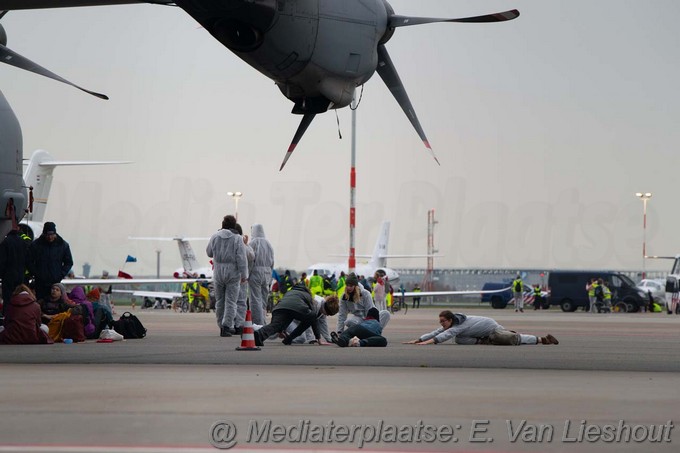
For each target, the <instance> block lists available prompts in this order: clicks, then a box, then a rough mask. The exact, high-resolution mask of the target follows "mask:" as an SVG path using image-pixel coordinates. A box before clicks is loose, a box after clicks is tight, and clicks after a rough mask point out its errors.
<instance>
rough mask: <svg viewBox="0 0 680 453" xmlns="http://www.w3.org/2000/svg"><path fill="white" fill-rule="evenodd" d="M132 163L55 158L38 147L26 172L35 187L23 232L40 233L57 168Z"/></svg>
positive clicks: (25, 179)
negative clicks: (30, 209)
mask: <svg viewBox="0 0 680 453" xmlns="http://www.w3.org/2000/svg"><path fill="white" fill-rule="evenodd" d="M130 163H132V161H129V160H125V161H123V160H119V161H112V160H109V161H104V160H100V161H86V160H54V159H53V158H52V156H51V155H50V153H48V152H47V151H45V150H42V149H38V150H35V151H33V154H32V155H31V158H30V159H29V160H28V165H27V166H26V171H25V172H24V181H25V182H26V185H27V186H28V187H32V188H33V210H32V211H30V212H28V213H27V214H26V216H25V217H24V219H23V220H22V221H21V223H20V224H19V228H20V229H21V231H22V232H24V233H26V234H28V235H29V236H30V237H31V239H33V238H35V237H36V236H37V235H40V233H41V231H42V227H43V223H44V221H45V210H46V209H47V200H48V198H49V195H50V189H51V188H52V173H53V172H54V169H55V168H57V167H64V166H73V165H117V164H130Z"/></svg>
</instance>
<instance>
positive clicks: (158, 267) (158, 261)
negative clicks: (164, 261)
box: [156, 249, 161, 278]
mask: <svg viewBox="0 0 680 453" xmlns="http://www.w3.org/2000/svg"><path fill="white" fill-rule="evenodd" d="M156 278H161V251H160V249H158V250H156Z"/></svg>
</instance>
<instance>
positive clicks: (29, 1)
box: [0, 0, 174, 11]
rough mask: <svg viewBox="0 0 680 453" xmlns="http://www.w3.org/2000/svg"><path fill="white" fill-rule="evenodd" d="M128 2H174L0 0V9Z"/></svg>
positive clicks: (165, 2)
mask: <svg viewBox="0 0 680 453" xmlns="http://www.w3.org/2000/svg"><path fill="white" fill-rule="evenodd" d="M130 3H158V4H162V5H169V4H173V3H174V2H171V1H165V0H158V1H153V0H151V1H143V0H142V1H139V0H0V10H4V11H11V10H19V9H46V8H71V7H74V6H99V5H126V4H130Z"/></svg>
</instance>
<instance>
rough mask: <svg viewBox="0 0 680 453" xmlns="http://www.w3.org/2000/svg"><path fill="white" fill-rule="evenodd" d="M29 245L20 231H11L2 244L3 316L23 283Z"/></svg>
mask: <svg viewBox="0 0 680 453" xmlns="http://www.w3.org/2000/svg"><path fill="white" fill-rule="evenodd" d="M27 256H28V244H27V243H26V241H24V240H23V238H22V237H21V232H19V230H12V231H10V232H9V233H8V234H7V236H6V237H5V239H4V240H3V241H2V242H1V243H0V279H2V301H3V305H2V315H3V316H5V311H6V307H7V305H9V302H10V300H11V299H12V293H13V292H14V289H15V288H16V287H17V286H18V285H20V284H21V283H23V281H24V273H25V271H26V259H27Z"/></svg>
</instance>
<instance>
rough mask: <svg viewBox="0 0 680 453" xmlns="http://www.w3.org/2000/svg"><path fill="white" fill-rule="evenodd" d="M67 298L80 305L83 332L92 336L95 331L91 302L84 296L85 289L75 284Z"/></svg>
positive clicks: (87, 335)
mask: <svg viewBox="0 0 680 453" xmlns="http://www.w3.org/2000/svg"><path fill="white" fill-rule="evenodd" d="M68 297H69V299H71V300H72V301H73V302H75V303H76V304H78V305H79V306H81V307H82V309H81V313H79V314H80V315H82V317H83V332H84V333H85V336H86V337H87V338H90V339H91V338H93V335H94V332H95V325H94V322H93V321H94V310H93V309H92V302H90V301H89V300H87V298H86V297H85V290H84V289H83V287H82V286H76V287H75V288H73V290H71V292H70V293H69V295H68Z"/></svg>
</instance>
